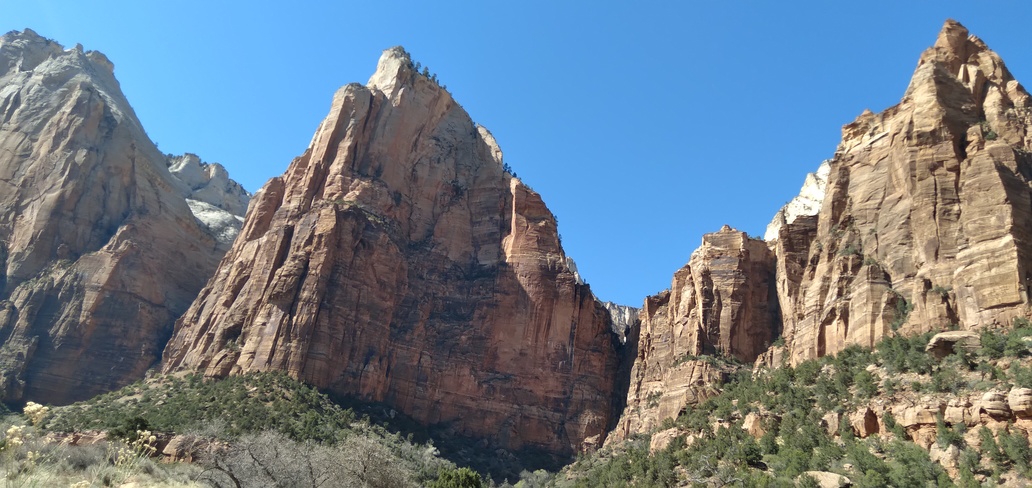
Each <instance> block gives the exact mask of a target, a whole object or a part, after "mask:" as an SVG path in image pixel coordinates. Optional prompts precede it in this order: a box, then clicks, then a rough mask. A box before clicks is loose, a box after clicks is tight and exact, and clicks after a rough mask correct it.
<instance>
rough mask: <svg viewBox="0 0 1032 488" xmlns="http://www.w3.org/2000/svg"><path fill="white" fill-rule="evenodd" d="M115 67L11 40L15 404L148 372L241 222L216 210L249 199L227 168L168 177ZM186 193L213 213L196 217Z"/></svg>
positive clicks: (93, 390)
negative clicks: (222, 173) (220, 174)
mask: <svg viewBox="0 0 1032 488" xmlns="http://www.w3.org/2000/svg"><path fill="white" fill-rule="evenodd" d="M113 70H114V66H113V65H112V64H111V62H110V61H109V60H108V59H107V58H106V57H105V56H104V55H103V54H101V53H99V52H96V51H83V49H82V46H76V47H74V48H72V49H67V50H66V49H64V48H63V47H61V46H60V45H58V44H57V43H55V42H53V41H51V40H49V39H45V38H43V37H40V36H39V35H37V34H36V33H34V32H32V31H30V30H26V31H24V32H10V33H7V34H5V35H4V36H3V37H0V186H2V188H3V189H2V191H0V377H2V380H0V399H2V400H3V401H5V402H15V403H17V402H20V401H24V400H35V401H38V402H46V403H67V402H71V401H74V400H79V399H84V398H89V397H90V396H93V395H96V394H98V393H103V392H106V391H111V390H113V389H116V388H119V387H121V386H123V385H125V384H127V383H129V382H132V381H135V380H137V379H139V378H142V377H143V374H144V372H145V371H146V370H147V369H148V368H149V367H151V366H152V365H153V364H154V363H155V362H156V361H157V359H158V358H159V357H160V353H161V350H162V348H163V347H164V345H165V342H166V341H167V339H168V337H169V335H170V334H171V332H172V325H173V323H174V321H175V319H176V318H178V317H179V316H180V315H181V314H182V313H183V311H185V310H186V308H187V306H189V304H190V302H191V301H193V299H194V297H195V296H196V294H197V292H198V291H199V290H200V288H201V286H203V284H204V282H205V280H206V279H207V278H208V277H210V276H211V274H212V272H213V271H214V269H215V266H216V265H217V264H218V261H219V259H220V258H221V257H222V255H223V253H224V252H225V249H226V248H227V246H228V242H227V241H228V240H229V239H231V236H229V235H227V232H228V233H229V234H232V232H233V229H232V228H233V227H234V226H239V224H238V223H235V221H234V218H233V216H232V215H231V212H228V211H226V210H223V209H219V208H216V207H218V206H219V205H225V204H226V203H228V202H235V204H236V206H237V207H239V206H240V205H243V206H246V205H247V197H248V195H247V194H246V192H244V191H243V190H242V189H241V188H239V185H236V186H233V185H230V184H229V180H228V178H225V183H226V185H222V186H218V185H209V183H210V182H211V177H208V178H206V177H205V175H198V176H199V177H198V178H196V179H194V181H192V182H191V184H187V183H185V182H184V181H182V180H180V179H178V178H176V177H174V176H173V175H172V174H170V172H169V169H168V167H167V166H168V165H167V163H166V161H167V158H166V156H165V155H163V154H161V153H160V152H159V151H158V149H157V147H156V146H155V145H154V144H153V143H152V142H151V141H150V140H149V139H148V137H147V135H146V133H145V132H144V130H143V128H142V127H141V125H140V122H139V120H137V118H136V115H135V114H134V113H133V111H132V108H131V107H130V106H129V104H128V102H127V101H126V99H125V97H124V96H123V95H122V93H121V90H120V88H119V84H118V81H117V80H116V79H115V77H114V71H113ZM192 184H196V185H197V188H200V187H202V186H206V187H207V188H208V189H209V190H208V191H207V193H205V194H203V195H192V191H193V190H194V189H195V188H194V186H192ZM188 198H190V199H192V200H193V201H195V202H196V203H197V204H198V205H207V206H209V207H211V209H209V211H207V212H206V213H204V215H203V216H201V217H196V216H195V214H194V213H193V212H191V207H190V206H189V205H188V201H187V199H188ZM199 218H204V219H205V220H207V221H202V220H199Z"/></svg>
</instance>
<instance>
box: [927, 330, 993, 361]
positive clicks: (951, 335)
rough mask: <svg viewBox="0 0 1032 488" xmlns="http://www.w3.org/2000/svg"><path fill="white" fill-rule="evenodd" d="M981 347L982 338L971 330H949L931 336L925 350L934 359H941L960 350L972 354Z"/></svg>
mask: <svg viewBox="0 0 1032 488" xmlns="http://www.w3.org/2000/svg"><path fill="white" fill-rule="evenodd" d="M980 347H982V338H981V336H980V335H979V334H978V332H975V331H971V330H950V331H946V332H940V333H938V334H935V335H934V336H932V339H931V340H929V341H928V345H926V346H925V351H926V352H928V353H930V354H931V355H932V356H934V357H935V358H936V359H942V358H944V357H946V356H949V355H950V354H953V353H954V352H956V351H958V350H960V351H965V352H967V353H971V354H974V353H975V352H977V351H978V349H979V348H980Z"/></svg>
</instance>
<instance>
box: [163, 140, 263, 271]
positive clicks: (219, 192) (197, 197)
mask: <svg viewBox="0 0 1032 488" xmlns="http://www.w3.org/2000/svg"><path fill="white" fill-rule="evenodd" d="M166 157H167V160H166V164H167V165H168V169H169V172H171V173H172V176H173V177H175V179H176V180H178V185H177V186H178V187H179V192H180V194H182V195H183V198H185V199H186V203H187V205H189V207H190V211H191V212H193V214H194V217H196V218H197V220H200V221H201V222H202V223H204V225H205V226H207V227H208V229H209V231H210V233H211V234H212V235H214V236H215V237H216V239H217V240H218V241H219V243H220V244H221V245H222V247H223V248H224V249H222V251H223V253H224V252H225V251H226V250H228V249H229V245H230V244H232V243H233V240H234V239H236V236H237V234H238V233H239V232H240V227H241V226H242V225H243V223H244V214H245V213H246V212H247V204H248V202H249V201H250V199H251V194H250V193H248V192H247V190H244V187H242V186H240V183H237V182H235V181H233V180H232V179H230V178H229V173H228V172H227V171H226V168H224V167H222V165H221V164H218V163H205V162H203V161H201V158H200V157H199V156H197V155H196V154H190V153H187V154H184V155H182V156H166Z"/></svg>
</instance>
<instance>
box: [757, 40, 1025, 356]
mask: <svg viewBox="0 0 1032 488" xmlns="http://www.w3.org/2000/svg"><path fill="white" fill-rule="evenodd" d="M1030 122H1032V102H1030V99H1029V95H1028V93H1027V92H1026V91H1025V90H1024V88H1022V87H1021V85H1020V84H1019V83H1018V82H1017V81H1015V80H1014V79H1013V78H1012V77H1011V75H1010V73H1009V72H1008V71H1007V68H1006V67H1005V66H1004V64H1003V61H1001V60H1000V58H999V56H997V55H996V54H995V53H994V52H992V51H990V50H989V49H988V48H987V47H986V45H985V44H984V43H983V42H982V41H981V40H979V39H978V38H977V37H974V36H968V32H967V30H966V29H965V28H964V27H963V26H961V25H960V24H958V23H956V22H953V21H948V22H947V23H946V25H945V26H944V27H943V29H942V32H941V33H940V34H939V37H938V39H937V41H936V43H935V45H934V46H933V47H932V48H930V49H928V50H927V51H925V52H924V54H922V55H921V59H920V61H919V63H918V67H917V69H916V70H915V72H914V76H913V79H912V80H911V82H910V86H909V87H908V88H907V91H906V94H905V95H904V97H903V100H902V101H901V102H900V103H899V104H898V105H896V106H894V107H891V108H888V109H886V110H885V111H884V112H882V113H879V114H873V113H871V112H864V113H863V114H861V115H860V117H859V118H857V120H856V121H854V122H853V123H851V124H848V125H846V126H845V127H844V128H843V130H842V132H843V139H842V143H841V144H840V145H839V148H838V151H837V152H836V154H835V157H834V159H832V160H831V161H830V172H829V173H830V174H829V176H828V182H827V189H826V195H825V197H824V201H823V203H822V205H821V208H820V211H819V213H818V214H817V216H816V217H815V219H816V229H813V228H812V227H809V225H811V224H810V223H809V222H808V221H806V219H802V221H801V223H800V224H798V225H797V224H788V225H785V226H784V227H782V228H781V229H780V231H779V239H778V241H777V244H776V247H777V254H778V268H779V278H778V282H779V288H778V291H779V293H780V299H781V303H782V309H783V310H784V311H785V317H784V321H785V330H786V336H787V337H788V342H789V345H790V356H791V360H792V361H793V362H799V361H802V360H806V359H809V358H814V357H819V356H823V355H825V354H832V353H835V352H837V351H840V350H841V349H842V348H844V347H845V346H846V345H849V344H860V345H863V346H873V345H874V344H875V343H876V342H877V341H878V340H879V339H880V338H881V337H882V336H884V335H885V334H887V333H889V332H890V331H891V330H893V329H898V330H899V331H900V332H901V333H917V332H922V331H926V330H931V329H939V328H944V327H946V326H947V325H949V324H957V325H959V326H961V327H964V328H970V327H975V326H980V325H985V324H992V323H1003V324H1009V322H1010V321H1011V319H1012V318H1014V317H1016V316H1021V315H1024V314H1025V313H1027V309H1028V305H1029V297H1028V289H1027V287H1028V284H1029V280H1032V270H1030V265H1032V259H1030V258H1032V256H1030V253H1032V192H1030V189H1029V185H1030V175H1032V152H1030V149H1032V145H1030V144H1032V141H1030V140H1029V138H1028V137H1027V136H1026V133H1027V128H1028V127H1029V123H1030ZM810 218H812V217H810Z"/></svg>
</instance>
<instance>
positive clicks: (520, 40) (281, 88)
mask: <svg viewBox="0 0 1032 488" xmlns="http://www.w3.org/2000/svg"><path fill="white" fill-rule="evenodd" d="M292 3H293V2H292ZM296 3H298V4H302V5H304V6H303V7H291V6H286V5H285V2H261V1H255V2H222V1H210V0H209V1H204V2H197V1H175V2H171V1H168V2H151V1H118V2H114V1H112V2H101V1H72V0H66V1H47V0H34V1H31V2H29V1H24V0H17V1H12V0H0V11H2V12H3V16H2V21H0V23H2V25H0V29H2V30H3V31H5V32H6V31H9V30H14V29H23V28H25V27H29V28H32V29H33V30H35V31H37V32H39V33H40V34H42V35H44V36H47V37H51V38H54V39H56V40H57V41H58V42H60V43H62V44H64V45H65V46H73V45H75V43H82V44H83V45H84V46H85V48H86V49H95V50H99V51H102V52H104V53H105V54H107V55H108V57H109V58H110V59H111V60H112V61H113V62H114V63H115V75H116V76H117V77H118V79H119V80H120V82H121V84H122V88H123V90H124V91H125V93H126V96H127V97H128V98H129V101H130V102H131V103H132V104H133V106H134V108H135V109H136V112H137V115H139V117H140V119H141V120H142V122H143V124H144V127H145V128H146V129H147V131H148V133H149V134H150V136H151V138H152V139H154V140H155V141H156V142H158V143H159V145H160V148H161V149H162V150H163V151H164V152H174V153H182V152H194V153H197V154H199V155H200V156H201V157H202V158H203V159H204V160H206V161H215V162H220V163H222V164H224V165H225V166H226V167H227V168H229V171H230V174H231V175H232V176H233V177H234V178H235V179H237V180H238V181H240V182H241V183H243V184H244V186H245V187H247V189H249V190H251V191H254V190H256V189H257V188H258V187H260V186H261V185H262V184H263V183H264V182H265V180H267V179H268V178H270V177H272V176H275V175H279V174H281V173H282V172H283V171H284V170H285V169H286V167H287V165H288V164H289V163H290V160H291V159H292V158H293V157H295V156H297V155H299V154H301V153H302V152H303V151H304V149H305V147H306V146H307V144H308V142H309V140H310V139H311V136H312V133H313V131H314V130H315V128H316V126H317V125H318V123H319V121H320V120H321V119H322V118H323V117H324V116H325V115H326V112H327V110H328V108H329V103H330V98H331V96H332V94H333V92H334V91H335V90H336V89H337V88H338V87H339V86H341V85H343V84H346V83H348V82H353V81H359V82H363V83H364V82H365V81H366V80H367V79H368V78H369V75H370V74H371V73H372V71H373V69H374V68H375V66H376V60H377V58H378V57H379V55H380V52H381V51H382V50H383V49H385V48H387V47H390V46H393V45H398V44H401V45H404V46H405V47H406V48H407V49H408V50H409V51H410V52H411V53H412V54H413V56H414V58H415V59H416V60H417V61H420V62H421V63H422V64H424V65H428V66H429V67H430V68H431V69H432V70H433V71H435V72H436V73H437V74H438V77H439V79H440V80H441V81H442V83H444V84H446V85H447V86H448V88H449V90H450V91H451V92H452V93H453V94H454V96H455V97H456V99H457V100H458V101H459V103H461V104H462V105H463V106H464V107H465V108H466V110H467V111H468V112H469V113H470V115H471V116H472V117H473V119H474V120H475V121H476V122H478V123H480V124H482V125H484V126H486V127H488V128H489V129H491V131H492V132H493V133H494V135H495V136H496V138H497V139H498V141H499V144H500V145H501V147H502V150H503V151H504V153H505V158H506V161H507V162H508V163H509V164H510V165H511V166H512V167H513V168H514V170H515V171H516V172H517V173H518V174H519V176H520V177H521V179H523V180H524V181H525V182H527V183H528V184H529V185H531V186H532V187H533V188H534V189H536V190H537V191H539V192H540V193H541V194H542V196H543V197H544V199H545V201H546V202H547V203H548V205H549V206H550V207H551V209H552V210H553V211H554V212H555V214H556V215H557V216H558V217H559V220H560V226H559V228H560V232H561V233H562V235H563V243H564V245H565V247H566V250H567V252H568V254H570V255H571V256H572V257H573V258H574V259H575V260H576V261H577V262H578V264H579V266H580V269H581V273H582V274H583V275H584V277H585V279H587V281H588V282H589V283H591V285H592V289H593V290H594V291H595V293H596V295H598V296H599V297H600V298H602V299H605V300H614V301H617V302H620V303H624V304H629V305H635V306H640V304H641V303H642V300H643V298H644V297H645V295H647V294H652V293H655V292H657V291H660V290H662V289H664V288H666V287H668V286H669V284H670V278H671V276H672V275H673V273H674V271H676V270H677V269H678V268H680V267H681V266H683V265H684V264H685V263H686V262H687V261H688V258H689V256H690V254H691V252H692V251H693V250H694V249H695V248H696V247H697V246H698V245H699V243H700V242H701V237H702V234H704V233H707V232H713V231H716V230H718V229H719V228H720V226H721V225H723V224H730V225H732V226H734V227H736V228H738V229H741V230H744V231H746V232H748V233H750V234H753V235H760V234H762V233H763V230H764V228H765V226H766V224H767V222H768V221H769V220H770V218H771V216H772V215H773V214H774V212H775V211H776V210H777V209H778V208H779V207H780V206H781V205H782V204H784V203H785V202H786V201H788V200H789V199H790V198H792V197H793V196H794V195H795V193H796V192H797V190H798V188H799V186H800V185H801V184H802V181H803V177H804V175H805V174H806V173H807V172H809V171H813V170H814V169H816V168H817V165H818V164H819V163H820V162H821V160H823V159H825V158H828V157H830V156H831V155H832V153H833V152H834V150H835V146H836V145H837V143H838V140H839V136H840V128H841V126H842V125H843V124H846V123H848V122H850V121H851V120H853V118H855V117H856V116H857V115H858V114H859V113H860V112H861V111H863V109H864V108H870V109H872V110H875V111H878V110H882V109H884V108H886V107H888V106H890V105H893V104H895V103H896V102H898V101H899V98H900V97H901V96H902V94H903V91H904V89H905V88H906V85H907V82H908V81H909V79H910V75H911V73H912V71H913V69H914V67H915V65H916V62H917V58H918V55H919V54H920V53H921V51H922V50H923V49H925V48H926V47H928V46H930V45H931V44H932V43H933V42H934V40H935V36H936V34H937V33H938V31H939V28H940V27H941V25H942V23H943V21H944V20H945V19H946V18H948V17H952V18H956V19H957V20H959V21H960V22H961V23H963V24H964V25H965V26H967V27H968V28H969V29H970V30H971V32H972V33H974V34H976V35H978V36H980V37H981V38H982V39H984V40H985V41H986V42H987V43H988V44H989V46H990V47H991V48H993V49H995V50H996V51H997V52H999V53H1000V54H1001V55H1002V56H1003V58H1004V60H1005V61H1006V62H1007V63H1008V66H1009V67H1010V68H1011V71H1012V72H1013V73H1014V74H1015V76H1016V77H1017V78H1018V79H1019V80H1021V79H1025V80H1030V79H1032V49H1029V48H1030V35H1029V32H1030V31H1029V25H1032V2H1012V1H1000V2H992V3H991V4H990V3H983V2H974V1H970V0H968V1H965V2H931V1H903V2H900V1H867V2H840V1H820V2H816V1H815V2H770V1H763V2H760V1H756V2H745V1H734V2H714V1H710V2H633V3H632V2H616V1H611V2H598V1H595V2H565V1H558V2H557V1H546V2H536V1H520V2H443V1H442V2H423V1H419V2H386V1H383V2H368V1H367V2H296ZM1025 73H1028V74H1029V75H1028V76H1023V75H1024V74H1025Z"/></svg>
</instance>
